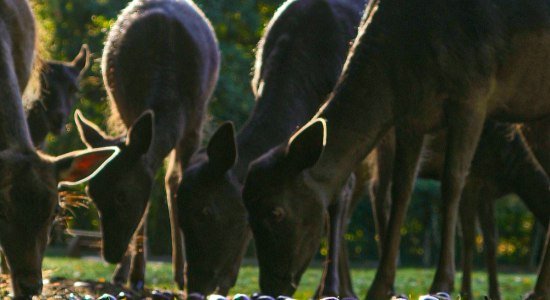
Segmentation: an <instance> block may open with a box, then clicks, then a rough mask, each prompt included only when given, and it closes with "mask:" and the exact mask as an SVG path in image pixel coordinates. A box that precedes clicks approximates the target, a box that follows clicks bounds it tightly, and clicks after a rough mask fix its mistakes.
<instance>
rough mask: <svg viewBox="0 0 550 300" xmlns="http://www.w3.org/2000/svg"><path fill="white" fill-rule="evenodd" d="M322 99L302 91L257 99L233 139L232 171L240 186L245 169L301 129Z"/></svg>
mask: <svg viewBox="0 0 550 300" xmlns="http://www.w3.org/2000/svg"><path fill="white" fill-rule="evenodd" d="M280 90H284V89H282V88H281V89H280ZM324 98H325V96H324V95H318V94H315V93H312V92H308V91H306V90H305V89H303V90H299V91H297V90H294V91H292V92H287V93H285V92H282V93H281V92H277V91H273V92H268V93H264V94H263V95H262V96H260V97H259V99H258V100H257V104H256V107H255V108H254V111H253V112H252V115H251V116H250V118H249V119H248V121H247V122H246V124H245V125H244V127H243V128H242V129H241V131H240V132H239V134H238V135H237V148H238V149H237V150H238V153H239V157H238V161H237V164H236V165H235V167H234V169H233V171H234V172H235V175H237V178H238V180H239V182H240V183H241V184H242V183H243V181H244V178H245V176H246V173H247V170H248V165H249V164H250V163H251V162H252V161H253V160H255V159H256V158H258V157H260V156H261V155H262V154H264V153H266V152H267V151H268V150H269V149H271V148H273V147H275V146H277V145H279V144H280V143H282V142H284V141H285V139H287V138H288V137H290V136H291V135H292V134H293V133H294V132H295V131H296V130H297V129H298V128H300V127H301V126H302V125H304V124H305V123H306V122H307V121H308V120H309V119H310V118H311V117H312V116H313V115H314V114H315V112H316V111H317V109H318V108H319V106H320V105H321V103H322V101H323V100H324Z"/></svg>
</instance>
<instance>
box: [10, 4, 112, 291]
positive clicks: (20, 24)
mask: <svg viewBox="0 0 550 300" xmlns="http://www.w3.org/2000/svg"><path fill="white" fill-rule="evenodd" d="M34 26H35V23H34V17H33V15H32V11H31V9H30V7H29V3H28V1H15V0H1V1H0V101H1V103H2V104H1V105H0V245H1V247H2V251H3V252H4V253H5V255H6V258H7V262H8V265H9V268H10V274H11V279H12V288H13V294H14V296H15V297H16V298H25V299H26V298H30V297H31V296H33V295H37V294H40V292H41V290H42V270H41V268H42V259H43V255H44V249H45V247H46V244H47V241H48V233H49V228H50V226H51V224H52V221H53V218H54V217H55V210H56V207H58V202H57V201H58V196H57V185H58V183H60V182H63V181H66V182H76V183H81V182H83V181H85V180H88V179H89V178H90V177H91V176H93V175H94V174H95V172H96V170H97V169H101V168H102V167H103V166H104V165H105V164H106V163H107V162H108V161H110V160H111V159H112V158H113V157H114V156H115V155H116V154H117V153H118V149H116V148H102V149H96V150H92V151H90V150H88V151H80V152H73V153H68V154H65V155H62V156H59V157H51V156H47V155H45V154H43V153H41V152H37V151H36V150H35V148H34V145H33V143H32V140H31V136H30V133H29V128H28V126H27V123H26V121H25V113H24V111H23V102H22V96H21V95H22V93H23V91H24V89H25V88H26V86H27V83H28V81H29V78H30V75H31V70H32V65H33V60H34V56H35V27H34Z"/></svg>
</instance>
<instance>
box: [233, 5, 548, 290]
mask: <svg viewBox="0 0 550 300" xmlns="http://www.w3.org/2000/svg"><path fill="white" fill-rule="evenodd" d="M546 6H547V2H546V1H543V0H535V1H530V2H529V3H525V2H523V1H517V0H515V1H512V2H510V1H497V0H494V1H489V0H465V1H461V2H456V1H448V0H445V1H433V0H414V1H405V2H403V1H395V0H375V1H372V2H370V3H369V5H368V6H367V9H366V12H365V15H364V19H363V20H364V22H363V24H362V26H361V28H360V30H359V35H358V37H357V39H356V40H355V44H354V46H353V47H352V50H351V51H350V55H349V56H348V60H347V62H346V65H345V67H344V70H343V73H342V75H341V77H340V81H339V83H338V84H337V86H336V88H335V89H334V93H333V94H332V96H331V97H330V98H329V100H328V101H327V103H326V105H324V107H323V108H321V110H320V111H319V112H318V114H317V115H316V116H315V117H314V118H313V119H312V120H311V121H310V122H309V123H308V124H307V125H306V126H304V127H303V128H302V129H301V130H300V131H299V132H298V133H297V134H295V135H294V136H292V137H291V138H290V139H289V140H288V141H287V142H286V143H283V144H281V145H280V146H278V147H276V148H274V149H272V151H270V152H268V153H267V154H266V155H264V156H262V157H261V158H259V159H258V160H256V161H255V162H253V163H252V164H251V166H250V170H249V172H248V175H247V178H246V181H245V185H244V187H243V200H244V201H245V206H246V207H247V209H248V211H249V220H250V225H251V227H252V231H253V233H254V237H255V238H256V246H257V251H258V258H259V262H260V268H261V269H265V268H266V267H267V265H268V264H274V263H275V262H277V261H278V262H286V261H291V262H293V264H284V263H282V264H280V267H279V268H278V269H277V270H276V272H275V274H274V275H273V276H274V278H276V279H277V281H278V282H279V283H280V284H279V286H282V287H284V288H283V289H281V290H276V291H273V290H271V291H268V292H269V293H276V292H280V291H283V292H284V291H291V292H293V291H294V289H295V287H294V286H295V282H294V279H295V278H296V276H299V275H300V274H301V272H302V270H303V269H305V268H306V266H307V262H308V261H309V259H308V258H310V257H311V256H312V255H313V253H314V250H313V249H316V247H317V246H318V245H319V241H320V237H321V232H322V229H323V224H324V222H323V221H324V214H325V211H326V209H327V207H329V206H330V205H331V204H333V201H334V199H337V198H338V197H336V196H337V195H338V194H339V193H340V192H341V188H342V186H343V185H344V184H345V183H346V182H347V180H348V178H349V175H350V173H351V172H352V171H353V169H354V168H355V167H356V166H357V164H358V163H359V162H361V161H362V160H363V159H364V157H365V156H366V155H367V154H368V153H369V152H371V150H373V148H374V147H375V146H376V145H377V143H378V142H379V141H380V139H381V138H382V137H383V136H385V134H386V133H387V132H388V130H390V128H392V127H395V135H396V148H395V149H396V150H395V153H396V158H398V159H397V160H396V161H395V163H394V168H393V169H394V170H395V172H393V179H392V182H393V185H392V200H393V201H392V204H391V205H392V207H391V212H390V218H389V221H388V229H387V233H386V237H385V238H384V240H383V242H382V243H383V246H382V249H384V251H383V253H382V256H381V259H380V263H379V266H378V270H377V273H376V276H375V279H374V282H373V283H372V285H371V288H370V289H369V291H368V294H367V299H385V298H388V297H389V295H390V293H391V288H392V286H393V282H394V280H395V272H396V261H397V254H398V249H399V242H400V230H401V226H402V225H403V221H404V218H405V213H406V210H407V206H408V203H409V200H410V194H411V191H412V187H413V183H414V179H415V177H416V170H417V165H418V161H419V158H420V153H421V149H422V145H423V140H424V136H425V135H426V134H429V133H431V132H433V131H435V130H437V129H439V128H446V129H447V138H446V142H447V143H446V144H447V149H446V154H445V162H444V166H445V168H444V172H443V176H442V199H443V203H444V205H443V219H444V220H446V222H445V225H444V226H443V230H442V251H441V253H440V257H439V262H438V272H436V275H435V278H434V281H433V283H432V287H431V290H432V291H447V292H450V291H452V290H453V282H454V269H455V265H454V239H455V226H456V220H457V218H458V207H459V205H458V204H459V200H460V197H461V192H462V187H463V186H464V182H465V178H466V174H467V172H468V169H469V166H470V163H471V160H472V158H473V156H474V152H475V149H476V146H477V142H478V140H479V137H480V135H481V132H482V128H483V124H484V122H485V120H486V119H487V118H494V119H496V120H500V121H527V120H534V119H540V118H543V117H545V116H548V115H549V114H550V99H548V98H547V97H548V93H547V91H548V90H549V89H550V83H546V82H544V81H543V80H542V78H544V76H546V75H550V74H547V72H548V70H549V68H548V65H547V60H546V57H547V55H550V32H549V29H548V26H547V24H549V23H550V15H549V13H548V11H547V10H546V9H544V8H545V7H546ZM419 16H422V17H421V18H420V17H419ZM508 16H514V17H513V18H512V17H508ZM273 211H276V212H277V216H278V217H275V218H274V217H273V215H272V214H271V212H273ZM281 244H284V245H286V247H288V249H299V250H298V251H296V250H294V251H288V252H286V253H282V252H281V251H277V249H278V245H281ZM268 262H269V263H268ZM260 272H261V271H260ZM261 281H263V280H262V279H261ZM262 284H264V282H262V283H260V285H262Z"/></svg>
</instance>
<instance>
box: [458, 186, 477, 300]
mask: <svg viewBox="0 0 550 300" xmlns="http://www.w3.org/2000/svg"><path fill="white" fill-rule="evenodd" d="M475 196H476V195H474V194H473V192H472V194H471V193H468V192H467V191H466V189H465V190H464V193H463V196H462V202H461V203H460V225H461V228H462V287H461V290H460V294H461V296H462V298H464V299H465V300H472V299H473V298H472V296H473V294H472V264H473V259H474V249H475V242H476V241H475V235H476V234H475V231H476V208H477V203H476V200H477V198H474V197H475Z"/></svg>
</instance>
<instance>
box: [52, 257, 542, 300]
mask: <svg viewBox="0 0 550 300" xmlns="http://www.w3.org/2000/svg"><path fill="white" fill-rule="evenodd" d="M113 269H114V267H113V266H111V265H108V264H106V263H104V262H101V261H98V260H94V259H82V260H80V259H70V258H63V257H47V258H46V259H45V261H44V270H46V272H47V274H48V276H62V277H67V278H73V279H83V280H84V279H90V280H109V278H110V275H111V273H112V271H113ZM171 276H172V271H171V266H170V264H169V263H163V262H152V263H149V264H148V266H147V286H148V287H151V288H152V287H155V288H161V289H171V288H173V285H172V283H171ZM320 276H321V270H320V268H315V267H314V268H311V269H310V270H309V271H308V272H307V273H306V274H305V275H304V277H303V278H302V281H301V284H300V288H299V289H298V291H297V293H296V294H295V297H296V298H298V299H307V298H308V297H310V296H312V295H313V293H314V291H315V288H316V287H317V284H318V282H319V279H320ZM432 276H433V271H432V270H428V269H414V268H404V269H400V270H399V272H398V274H397V285H396V288H397V290H398V291H400V292H403V293H404V292H406V293H407V294H409V295H411V296H412V297H411V299H417V297H418V295H420V294H422V293H424V292H426V291H427V289H428V287H429V284H430V282H431V279H432ZM460 276H461V275H460V274H458V276H457V282H456V287H459V286H460V283H459V280H460ZM373 277H374V271H373V270H372V269H369V270H364V269H358V268H356V269H354V270H353V279H354V287H355V290H356V292H358V293H359V296H360V297H361V298H362V297H364V295H365V293H366V290H367V288H368V286H369V284H370V282H371V281H372V279H373ZM499 278H500V284H501V293H502V295H503V296H504V299H513V300H517V299H519V298H520V295H522V294H524V293H525V292H527V291H529V290H530V289H531V288H532V287H533V286H534V282H535V276H534V275H533V274H521V273H504V274H500V277H499ZM473 286H474V291H475V295H476V299H482V298H481V297H482V295H483V294H484V292H485V291H486V287H487V280H486V276H485V274H484V273H483V272H479V271H478V272H476V273H475V274H474V282H473ZM257 290H258V268H257V267H255V266H251V265H249V266H244V267H243V268H242V269H241V272H240V274H239V280H238V282H237V286H236V287H235V288H234V289H233V290H232V291H231V294H235V293H248V294H251V293H253V292H255V291H257Z"/></svg>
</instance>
